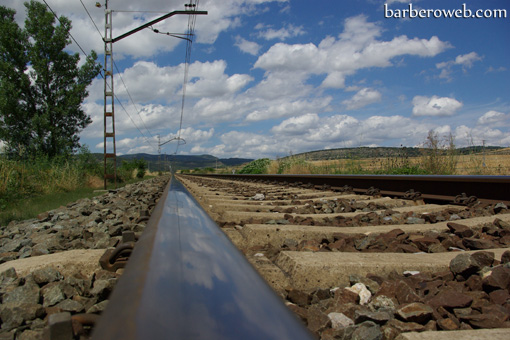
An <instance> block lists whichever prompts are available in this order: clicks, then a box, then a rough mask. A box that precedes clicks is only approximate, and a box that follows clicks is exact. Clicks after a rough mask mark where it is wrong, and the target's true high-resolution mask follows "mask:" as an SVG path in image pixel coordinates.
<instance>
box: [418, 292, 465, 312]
mask: <svg viewBox="0 0 510 340" xmlns="http://www.w3.org/2000/svg"><path fill="white" fill-rule="evenodd" d="M471 302H473V298H472V297H470V296H469V295H467V294H463V293H461V292H458V291H456V290H453V289H445V290H442V291H441V292H439V294H437V295H436V296H435V297H433V298H432V299H430V300H429V301H428V304H429V305H431V306H432V307H434V308H437V307H444V308H447V309H453V308H464V307H469V305H471Z"/></svg>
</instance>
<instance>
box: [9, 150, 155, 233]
mask: <svg viewBox="0 0 510 340" xmlns="http://www.w3.org/2000/svg"><path fill="white" fill-rule="evenodd" d="M108 166H110V167H111V166H112V164H108ZM110 170H111V169H110ZM112 172H113V171H109V173H112ZM146 173H147V172H146V164H145V162H144V161H143V160H136V159H135V160H132V161H123V162H122V164H121V166H119V167H118V170H117V186H118V187H120V186H123V185H126V184H129V183H133V182H137V181H141V180H143V179H147V178H150V176H146ZM102 177H103V165H102V163H100V162H99V161H98V160H97V159H95V158H94V157H93V156H92V155H91V154H90V153H89V152H88V150H87V149H85V150H83V151H82V152H80V153H79V154H77V155H74V156H72V157H67V158H58V157H56V158H53V159H48V158H46V157H44V156H43V157H33V158H30V159H9V158H7V157H5V156H2V155H0V225H5V224H8V223H9V222H10V221H12V220H24V219H29V218H34V217H36V216H37V215H38V214H39V213H41V212H44V211H48V210H52V209H55V208H58V207H60V206H61V205H67V204H68V203H70V202H73V201H76V200H78V199H80V198H85V197H89V198H90V197H93V196H94V195H98V194H100V193H94V190H96V189H102V188H103V183H104V182H103V180H102V179H101V178H102ZM113 188H114V184H113V183H108V189H113Z"/></svg>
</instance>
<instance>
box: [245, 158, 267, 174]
mask: <svg viewBox="0 0 510 340" xmlns="http://www.w3.org/2000/svg"><path fill="white" fill-rule="evenodd" d="M270 163H271V161H270V160H269V158H260V159H256V160H254V161H253V162H250V163H248V164H247V165H245V166H244V167H243V168H242V169H241V170H240V171H239V173H240V174H265V173H267V167H268V166H269V164H270Z"/></svg>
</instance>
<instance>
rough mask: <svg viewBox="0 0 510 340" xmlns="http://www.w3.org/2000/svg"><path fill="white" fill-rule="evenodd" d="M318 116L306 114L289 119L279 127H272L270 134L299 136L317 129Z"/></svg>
mask: <svg viewBox="0 0 510 340" xmlns="http://www.w3.org/2000/svg"><path fill="white" fill-rule="evenodd" d="M318 123H319V116H318V115H317V114H315V113H308V114H305V115H303V116H300V117H291V118H289V119H286V120H284V121H283V122H281V123H280V124H279V125H277V126H274V127H273V128H272V129H271V132H273V133H274V134H283V135H287V136H296V135H301V134H303V133H304V132H306V131H308V130H310V129H313V128H315V127H317V124H318Z"/></svg>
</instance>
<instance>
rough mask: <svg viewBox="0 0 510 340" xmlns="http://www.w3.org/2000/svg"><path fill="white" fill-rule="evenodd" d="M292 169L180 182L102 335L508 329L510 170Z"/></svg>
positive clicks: (389, 335)
mask: <svg viewBox="0 0 510 340" xmlns="http://www.w3.org/2000/svg"><path fill="white" fill-rule="evenodd" d="M229 177H231V176H229ZM293 177H295V178H292V180H294V181H297V182H301V183H298V184H292V183H290V179H289V178H284V177H283V176H279V177H268V176H262V177H260V176H249V177H248V179H247V178H244V179H242V180H243V181H239V178H240V177H236V179H237V180H232V179H225V178H219V176H214V177H198V176H178V179H179V181H177V180H172V184H171V187H169V188H168V190H169V191H168V193H167V194H165V195H164V197H163V199H162V200H161V204H159V203H158V206H157V207H156V209H155V210H154V212H153V214H152V217H151V220H150V221H149V223H148V227H147V231H146V232H144V234H143V236H142V238H141V239H140V240H139V241H138V242H137V246H136V247H135V250H134V252H133V254H132V257H131V258H130V260H129V262H128V267H127V268H126V271H125V273H124V274H123V276H122V278H121V280H120V282H119V285H118V288H116V289H115V291H114V294H113V296H112V299H111V302H110V304H111V307H110V306H109V307H108V308H107V310H106V312H105V314H104V316H103V317H102V318H101V322H100V323H99V326H98V327H97V332H96V333H95V334H96V338H97V339H102V338H110V339H112V338H123V339H125V338H127V339H131V338H145V337H147V336H148V335H149V337H150V338H152V339H156V338H165V336H167V335H168V334H167V333H166V332H168V330H167V329H168V327H167V326H170V327H171V328H172V329H173V330H174V331H173V332H174V335H175V338H197V339H198V338H207V339H211V338H221V339H225V338H232V339H234V338H243V339H245V338H253V339H255V338H265V339H269V338H274V339H285V338H293V339H296V338H309V336H310V334H309V333H308V332H307V331H306V330H304V329H303V327H302V326H301V324H305V325H306V326H307V328H308V330H309V331H310V332H311V333H312V334H314V335H315V337H317V338H322V339H360V338H366V339H369V338H374V339H383V338H384V339H394V338H396V337H398V336H400V339H413V337H412V336H413V333H407V332H412V331H419V332H422V333H420V336H425V335H426V334H428V332H427V331H431V332H432V331H433V333H432V334H431V335H429V336H430V339H435V338H438V336H440V335H439V334H443V333H442V332H437V331H438V330H457V331H458V332H461V333H459V335H457V336H460V337H461V338H462V336H463V335H462V334H465V333H462V332H480V330H472V329H479V328H482V329H483V330H482V331H481V332H482V333H475V334H476V335H473V334H471V333H469V334H471V335H466V336H475V337H476V338H484V337H486V338H488V337H490V338H492V339H498V337H499V338H502V339H503V338H508V336H510V331H508V330H509V329H510V328H508V327H509V326H510V321H509V315H510V292H509V289H510V268H509V265H508V264H507V265H505V266H503V265H500V261H502V262H507V261H510V248H509V247H510V214H509V213H508V207H507V206H508V203H509V201H508V199H507V198H508V192H510V178H508V177H499V178H489V177H486V178H482V181H475V179H474V178H467V177H462V178H457V181H455V180H454V178H452V177H450V180H449V181H448V180H447V179H446V178H444V177H443V178H440V184H439V185H440V190H438V189H436V188H435V187H434V184H433V183H434V182H433V179H432V178H431V177H430V178H429V177H427V178H425V179H424V178H422V179H421V182H420V181H419V180H418V179H415V180H414V181H412V182H413V183H414V187H409V186H406V185H403V184H402V183H404V182H403V178H401V177H405V176H396V177H394V178H392V180H393V184H385V183H384V182H379V183H377V182H376V179H375V178H367V177H365V178H361V179H357V180H354V179H353V180H352V181H351V183H354V185H347V184H343V182H344V181H339V179H338V178H333V179H332V180H331V179H327V178H325V177H328V176H322V178H320V176H308V177H306V178H303V177H297V176H293ZM317 177H319V178H317ZM358 177H359V176H358ZM397 177H398V178H397ZM380 179H381V178H379V180H380ZM256 180H258V181H260V180H262V181H263V182H255V181H256ZM282 181H285V182H288V183H287V185H282V183H281V182H282ZM335 181H336V182H335ZM362 181H364V182H362ZM395 181H397V182H395ZM180 182H182V184H180ZM454 182H456V183H454ZM395 183H400V184H397V185H396V184H395ZM452 183H454V184H452ZM374 184H377V185H374ZM184 187H186V188H187V190H189V192H191V193H192V194H193V196H194V198H195V199H196V201H195V199H193V198H190V196H188V193H187V190H186V189H184ZM381 187H382V190H381V189H380V188H381ZM402 188H404V189H405V190H403V189H402ZM414 188H418V189H415V190H409V189H414ZM459 189H464V190H465V189H467V190H465V191H464V190H460V191H459ZM423 192H424V193H423ZM464 192H467V193H468V194H465V193H464ZM475 196H476V197H475ZM478 197H481V198H478ZM197 201H198V202H197ZM199 204H200V205H201V206H202V207H203V209H204V210H205V211H206V212H207V213H208V215H209V216H207V214H205V212H203V211H201V210H197V206H198V205H199ZM211 218H212V219H211ZM213 220H214V222H215V223H214V222H212V221H213ZM215 224H217V225H219V226H220V227H221V229H222V230H223V232H224V233H225V234H226V235H227V236H228V237H229V238H230V240H231V241H232V243H233V244H235V246H236V247H237V248H238V249H239V250H241V252H242V253H244V255H245V257H246V259H248V261H249V262H251V263H252V265H253V266H254V267H255V268H256V270H257V271H258V272H259V274H261V276H262V277H264V279H265V281H266V282H267V283H269V285H270V286H271V287H272V288H273V290H274V291H275V292H276V293H277V294H278V295H279V298H276V300H280V299H283V300H284V301H285V302H286V304H287V308H284V309H281V306H282V305H283V304H281V303H278V302H275V299H274V297H275V296H274V295H273V294H272V293H268V292H267V290H266V288H264V287H265V285H264V284H263V283H261V282H259V279H258V278H257V275H253V274H254V273H253V272H251V271H250V270H249V269H246V266H245V263H242V262H243V261H244V260H241V259H238V258H237V255H239V254H238V253H237V251H236V250H234V249H233V247H232V246H231V244H230V243H229V242H226V238H225V237H224V236H223V234H222V233H218V230H217V227H216V225H215ZM480 251H481V252H480ZM459 254H462V255H463V256H461V257H458V255H459ZM473 254H474V255H473ZM234 255H235V256H234ZM241 258H243V257H241ZM452 264H454V265H452ZM452 266H453V267H452ZM484 267H485V268H484ZM137 268H138V269H137ZM139 268H146V271H144V272H143V273H144V274H142V275H140V272H139ZM489 268H492V269H489ZM137 270H138V271H137ZM479 272H480V273H481V275H482V274H483V275H485V276H483V275H482V276H480V275H478V273H479ZM500 272H501V273H500ZM493 273H499V274H498V275H500V276H501V277H502V278H501V277H499V276H498V280H499V281H498V280H496V279H495V277H496V274H493ZM493 276H494V277H493ZM240 277H241V278H243V280H240V279H239V278H240ZM491 279H494V280H496V281H498V283H494V282H492V281H491ZM494 280H493V281H494ZM500 281H501V282H500ZM239 287H243V288H239ZM344 287H348V288H344ZM227 292H229V293H228V294H227ZM233 292H235V293H233ZM241 294H243V295H241ZM455 294H457V295H455ZM125 296H130V297H131V298H130V299H129V300H127V299H125ZM241 296H243V297H241ZM450 300H452V301H450ZM445 301H446V302H445ZM466 301H468V302H466ZM133 306H136V307H137V308H133ZM159 306H161V308H159ZM288 311H292V312H294V314H295V315H296V316H298V318H300V319H301V322H297V323H295V321H296V318H295V317H294V316H291V317H289V315H288ZM121 324H124V325H125V326H124V327H120V326H119V325H121ZM160 326H161V327H160ZM484 328H491V330H487V329H484ZM142 329H143V330H144V332H146V331H147V330H148V331H149V333H141V331H140V330H142ZM451 334H452V333H449V335H448V336H450V337H451V336H452V335H451ZM420 339H423V337H421V338H420Z"/></svg>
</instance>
